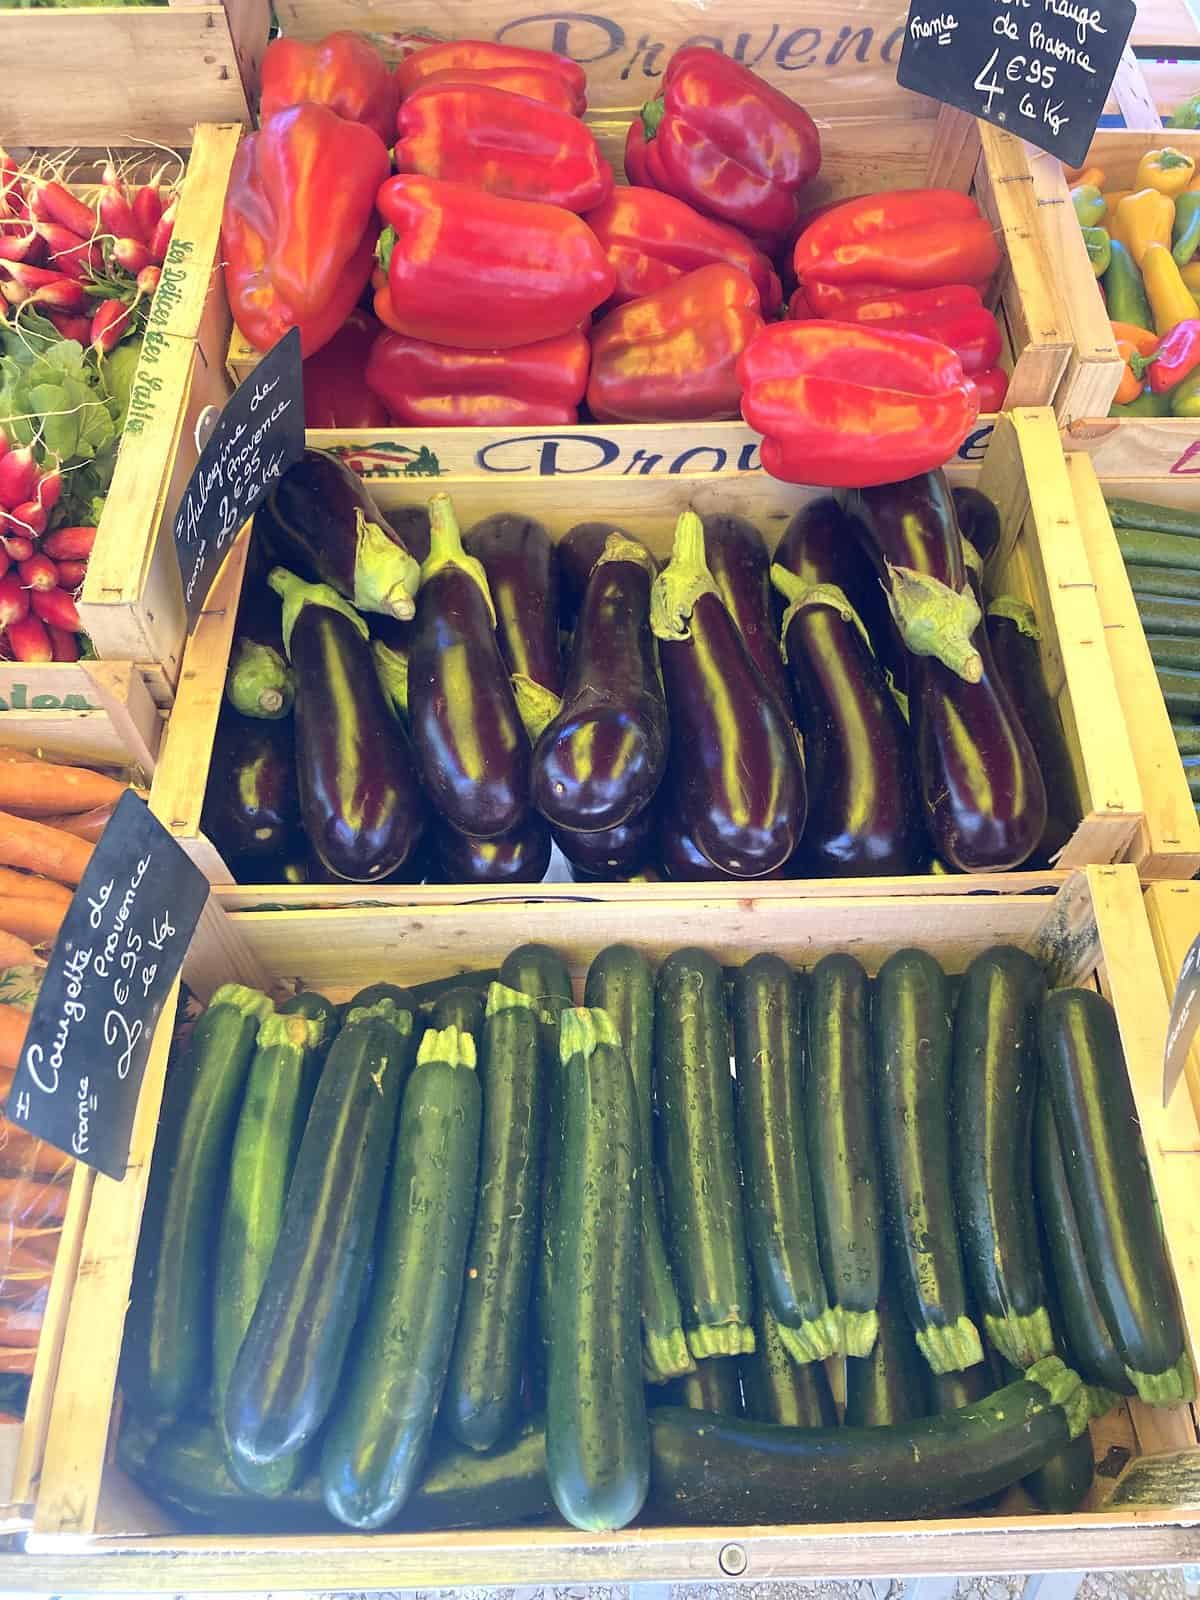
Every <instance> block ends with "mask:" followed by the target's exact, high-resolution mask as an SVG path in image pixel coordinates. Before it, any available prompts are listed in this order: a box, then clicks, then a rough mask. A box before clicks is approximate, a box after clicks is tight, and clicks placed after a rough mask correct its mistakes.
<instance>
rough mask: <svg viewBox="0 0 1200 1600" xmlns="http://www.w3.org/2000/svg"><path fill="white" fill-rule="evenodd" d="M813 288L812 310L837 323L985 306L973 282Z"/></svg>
mask: <svg viewBox="0 0 1200 1600" xmlns="http://www.w3.org/2000/svg"><path fill="white" fill-rule="evenodd" d="M813 288H814V290H815V292H816V299H817V304H814V305H813V307H812V309H813V310H814V311H815V312H816V314H817V315H818V316H822V317H832V318H833V319H834V320H835V321H838V322H869V323H888V322H895V321H897V320H898V319H899V318H901V317H926V316H930V315H932V314H933V313H934V312H939V311H942V312H944V311H969V310H972V309H974V308H976V307H978V306H981V305H982V304H983V297H982V296H981V295H980V293H979V290H978V289H977V288H976V287H975V285H974V284H971V283H944V284H939V285H937V287H936V288H933V289H896V288H893V287H891V286H890V285H888V284H886V283H855V284H851V285H849V286H845V285H842V284H840V283H816V284H814V285H813ZM800 292H803V291H800ZM818 306H819V309H818Z"/></svg>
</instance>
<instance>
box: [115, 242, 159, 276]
mask: <svg viewBox="0 0 1200 1600" xmlns="http://www.w3.org/2000/svg"><path fill="white" fill-rule="evenodd" d="M112 258H113V260H114V261H115V262H116V264H117V266H119V267H120V268H121V271H122V272H127V273H128V274H129V276H130V277H131V278H136V277H137V275H138V273H139V272H140V271H141V270H142V268H143V267H148V266H149V265H150V252H149V250H148V249H147V248H146V246H145V245H144V244H143V243H142V241H141V240H140V239H118V240H117V242H116V244H114V245H113V248H112Z"/></svg>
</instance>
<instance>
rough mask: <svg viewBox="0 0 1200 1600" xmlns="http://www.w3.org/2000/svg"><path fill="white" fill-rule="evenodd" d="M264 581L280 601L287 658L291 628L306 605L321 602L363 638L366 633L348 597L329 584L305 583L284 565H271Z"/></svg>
mask: <svg viewBox="0 0 1200 1600" xmlns="http://www.w3.org/2000/svg"><path fill="white" fill-rule="evenodd" d="M267 582H268V583H269V584H270V586H271V588H272V589H274V591H275V593H276V594H277V595H278V596H279V597H280V599H281V600H282V601H283V648H284V649H285V650H286V651H287V657H288V660H289V661H290V660H291V659H292V629H293V628H294V627H295V626H296V618H297V617H298V616H299V615H300V613H301V612H302V611H303V610H304V608H305V606H324V607H325V608H326V610H328V611H336V612H337V613H338V615H339V616H343V617H345V618H346V620H347V621H348V622H352V623H353V624H354V626H355V627H356V628H357V629H358V632H359V633H360V635H361V636H362V637H363V638H364V639H366V638H368V637H369V634H368V631H367V625H366V623H365V622H364V621H363V619H362V618H361V617H360V616H359V614H358V612H357V611H355V609H354V607H353V606H352V605H351V604H350V602H349V600H346V599H343V597H342V596H341V595H340V594H339V593H338V592H337V590H336V589H333V588H331V587H330V586H329V584H327V583H305V581H304V579H303V578H298V577H297V576H296V574H295V573H294V572H289V571H288V570H287V568H286V567H272V568H271V571H270V573H269V574H268V577H267Z"/></svg>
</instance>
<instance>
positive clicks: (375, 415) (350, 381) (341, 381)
mask: <svg viewBox="0 0 1200 1600" xmlns="http://www.w3.org/2000/svg"><path fill="white" fill-rule="evenodd" d="M381 331H382V330H381V329H380V326H379V324H378V323H377V322H376V321H375V318H374V317H372V316H371V315H370V314H369V313H368V312H366V311H358V310H355V311H352V312H351V313H350V315H349V317H347V319H346V321H345V322H344V323H343V324H342V326H341V327H340V328H339V329H338V331H337V332H336V333H335V334H334V336H333V338H332V339H330V341H329V343H328V344H326V345H323V346H322V347H321V349H320V350H318V351H317V353H316V355H315V356H309V358H308V360H307V361H306V362H305V363H304V426H305V427H306V428H386V427H387V426H388V424H389V423H390V422H391V420H392V419H391V417H390V416H389V414H388V408H387V407H386V406H385V405H384V403H383V401H382V400H380V399H379V398H378V396H377V395H374V394H372V392H371V390H370V389H369V388H368V387H367V385H366V382H365V379H364V374H365V372H366V370H367V358H368V357H369V356H370V354H371V346H372V345H373V344H374V343H375V340H376V338H377V337H378V336H379V334H380V332H381Z"/></svg>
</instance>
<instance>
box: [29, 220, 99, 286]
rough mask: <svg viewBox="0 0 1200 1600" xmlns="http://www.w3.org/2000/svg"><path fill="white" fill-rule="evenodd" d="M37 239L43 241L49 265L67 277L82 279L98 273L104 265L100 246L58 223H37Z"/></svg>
mask: <svg viewBox="0 0 1200 1600" xmlns="http://www.w3.org/2000/svg"><path fill="white" fill-rule="evenodd" d="M37 231H38V237H39V238H40V239H42V240H44V241H45V245H46V250H47V252H48V255H49V260H50V265H51V266H52V267H57V268H58V270H59V271H60V272H65V273H67V275H68V276H69V277H72V278H80V279H84V278H87V277H88V276H90V275H91V274H92V273H95V272H99V270H100V268H101V267H102V266H103V265H104V256H103V253H102V252H101V249H100V246H99V245H98V244H95V243H94V242H93V241H92V240H90V239H81V238H80V237H79V235H78V234H77V233H72V232H71V230H70V228H64V227H63V226H62V225H61V223H58V222H39V223H38V227H37Z"/></svg>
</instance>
